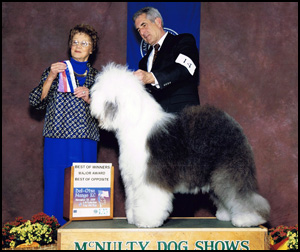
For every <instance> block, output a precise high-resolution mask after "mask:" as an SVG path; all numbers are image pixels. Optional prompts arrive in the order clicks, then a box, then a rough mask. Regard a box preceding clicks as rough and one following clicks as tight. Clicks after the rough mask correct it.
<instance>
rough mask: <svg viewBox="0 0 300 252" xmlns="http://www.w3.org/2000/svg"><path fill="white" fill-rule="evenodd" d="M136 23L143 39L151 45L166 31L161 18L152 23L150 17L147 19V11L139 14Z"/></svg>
mask: <svg viewBox="0 0 300 252" xmlns="http://www.w3.org/2000/svg"><path fill="white" fill-rule="evenodd" d="M134 24H135V28H136V30H137V31H138V33H139V34H140V35H141V37H142V39H143V40H145V42H146V43H147V44H149V45H155V44H156V43H157V42H158V41H159V40H160V38H161V37H162V35H163V33H164V31H163V28H162V25H161V19H160V18H156V19H155V22H154V23H152V22H151V21H150V20H149V19H147V15H146V14H145V13H143V14H142V15H140V16H138V17H137V19H136V20H135V23H134Z"/></svg>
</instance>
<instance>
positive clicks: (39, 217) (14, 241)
mask: <svg viewBox="0 0 300 252" xmlns="http://www.w3.org/2000/svg"><path fill="white" fill-rule="evenodd" d="M59 227H60V225H59V223H58V221H57V219H56V218H55V217H54V216H52V217H50V216H48V215H47V214H45V213H38V214H35V215H33V216H32V219H31V220H25V219H23V217H17V218H16V220H15V221H13V222H8V223H6V224H4V226H3V227H2V249H3V248H10V249H13V248H22V247H23V248H26V247H27V248H28V247H40V246H44V245H49V244H54V243H55V241H56V240H57V229H58V228H59Z"/></svg>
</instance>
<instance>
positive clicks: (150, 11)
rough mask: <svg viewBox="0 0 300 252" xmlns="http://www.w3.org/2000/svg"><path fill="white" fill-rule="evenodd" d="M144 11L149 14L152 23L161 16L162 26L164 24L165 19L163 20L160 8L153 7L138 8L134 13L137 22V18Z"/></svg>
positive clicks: (148, 17)
mask: <svg viewBox="0 0 300 252" xmlns="http://www.w3.org/2000/svg"><path fill="white" fill-rule="evenodd" d="M144 13H145V14H146V15H147V19H149V20H150V21H151V22H152V23H154V21H155V19H156V18H160V19H161V24H162V27H163V26H164V20H163V18H162V16H161V14H160V13H159V11H158V9H155V8H153V7H144V8H142V9H140V10H138V11H137V12H136V13H134V15H133V21H134V22H135V20H136V19H137V18H138V17H139V16H140V15H142V14H144Z"/></svg>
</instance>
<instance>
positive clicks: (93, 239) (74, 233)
mask: <svg viewBox="0 0 300 252" xmlns="http://www.w3.org/2000/svg"><path fill="white" fill-rule="evenodd" d="M57 238H58V239H57V246H58V249H59V250H60V249H61V250H267V249H269V237H268V229H267V228H266V227H263V226H259V227H250V228H237V227H235V226H233V225H232V224H231V222H229V221H219V220H217V219H216V218H170V219H168V220H167V221H166V222H165V224H164V225H163V226H161V227H159V228H137V227H136V226H135V225H130V224H128V222H127V220H126V219H125V218H113V219H112V220H101V221H100V220H99V221H75V222H74V221H71V222H68V223H66V224H65V225H64V226H63V227H61V228H59V229H58V236H57Z"/></svg>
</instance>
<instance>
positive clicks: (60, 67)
mask: <svg viewBox="0 0 300 252" xmlns="http://www.w3.org/2000/svg"><path fill="white" fill-rule="evenodd" d="M66 68H67V65H66V63H64V62H56V63H53V64H52V65H51V67H50V73H49V76H48V78H50V79H51V80H52V81H53V80H54V79H55V78H56V77H57V75H58V74H59V73H61V72H63V71H65V70H66Z"/></svg>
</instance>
